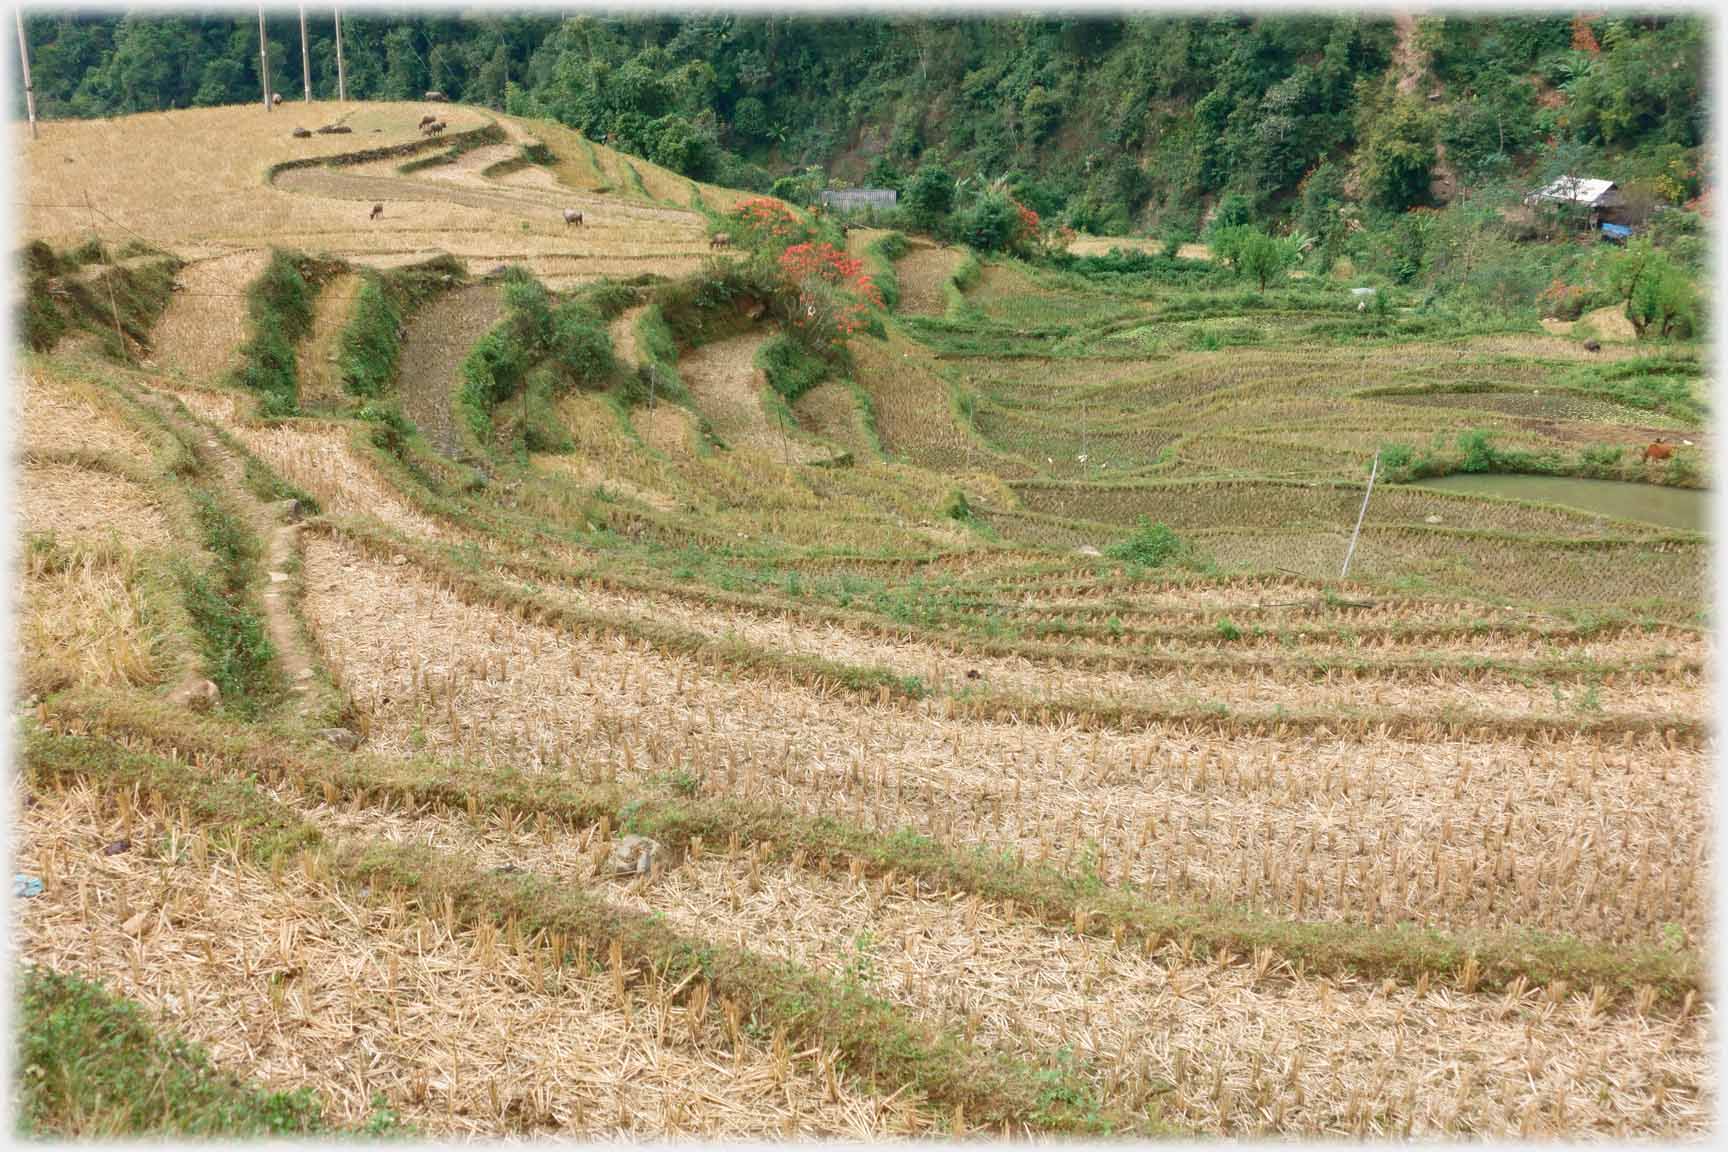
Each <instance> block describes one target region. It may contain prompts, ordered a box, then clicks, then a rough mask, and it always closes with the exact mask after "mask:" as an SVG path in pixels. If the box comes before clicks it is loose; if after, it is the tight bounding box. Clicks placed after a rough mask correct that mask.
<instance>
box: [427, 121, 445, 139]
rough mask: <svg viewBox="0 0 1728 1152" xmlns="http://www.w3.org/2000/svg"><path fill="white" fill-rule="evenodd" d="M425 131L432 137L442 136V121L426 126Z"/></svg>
mask: <svg viewBox="0 0 1728 1152" xmlns="http://www.w3.org/2000/svg"><path fill="white" fill-rule="evenodd" d="M426 131H428V132H430V133H431V134H432V135H434V136H439V135H442V134H443V132H444V121H442V120H439V121H436V122H434V123H432V124H428V125H427V126H426Z"/></svg>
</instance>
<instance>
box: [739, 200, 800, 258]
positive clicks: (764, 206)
mask: <svg viewBox="0 0 1728 1152" xmlns="http://www.w3.org/2000/svg"><path fill="white" fill-rule="evenodd" d="M730 220H731V221H732V225H731V231H732V239H733V240H734V241H736V242H737V243H738V244H739V245H740V246H741V247H745V248H769V247H772V248H784V247H785V246H786V245H788V244H797V243H799V242H801V241H805V240H808V239H810V228H809V226H808V225H806V224H805V223H804V222H803V221H802V220H800V219H799V218H798V214H797V213H796V212H794V211H792V208H791V207H790V206H789V205H788V204H786V202H785V201H783V200H775V199H773V198H772V197H769V196H757V197H754V198H752V199H749V200H746V201H744V202H743V203H742V204H740V205H738V207H736V208H734V209H732V212H731V215H730Z"/></svg>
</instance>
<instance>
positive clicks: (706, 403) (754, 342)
mask: <svg viewBox="0 0 1728 1152" xmlns="http://www.w3.org/2000/svg"><path fill="white" fill-rule="evenodd" d="M769 335H770V333H768V332H767V331H756V332H750V333H748V334H746V335H743V336H734V337H732V338H731V339H728V340H717V341H715V342H714V343H712V344H704V345H703V346H702V347H700V348H698V349H696V350H695V351H693V352H690V353H687V354H686V355H684V356H683V357H682V358H680V360H679V361H678V374H679V375H680V376H682V377H683V379H684V386H685V387H686V388H687V389H689V391H690V395H691V396H693V397H694V398H695V400H696V405H697V407H698V408H700V409H701V410H702V415H703V416H705V417H706V418H707V420H708V424H709V426H710V427H711V428H712V429H713V431H714V435H715V437H716V438H718V439H719V441H720V442H721V443H722V444H725V445H726V446H727V447H728V448H733V449H739V450H743V451H748V452H756V453H759V454H761V455H763V456H773V457H774V458H775V459H777V460H783V461H795V462H797V463H800V464H808V463H812V462H815V461H817V460H822V459H827V458H829V457H832V456H833V455H834V450H833V449H832V448H831V447H828V446H825V445H819V444H812V443H810V442H809V441H808V440H805V439H802V438H801V437H799V436H798V434H797V429H796V428H792V429H787V428H783V427H781V426H779V425H778V424H776V423H774V422H772V421H771V420H770V419H769V416H768V411H767V409H766V408H765V407H764V405H763V402H762V401H763V394H764V393H765V392H766V391H767V388H768V382H767V380H765V379H764V378H763V376H762V372H761V370H760V369H758V368H757V367H756V364H755V357H756V353H757V351H758V350H760V349H761V347H762V345H763V344H764V343H765V342H766V341H767V339H768V337H769Z"/></svg>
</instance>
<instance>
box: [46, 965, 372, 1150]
mask: <svg viewBox="0 0 1728 1152" xmlns="http://www.w3.org/2000/svg"><path fill="white" fill-rule="evenodd" d="M21 976H22V979H21V980H20V982H19V984H20V987H19V995H18V1000H17V1006H18V1009H19V1020H18V1032H17V1037H18V1065H17V1068H18V1081H17V1093H18V1095H17V1107H18V1133H19V1135H22V1136H25V1137H27V1138H34V1139H60V1140H113V1139H119V1138H123V1137H132V1138H137V1137H141V1136H158V1137H160V1136H182V1137H185V1136H196V1137H215V1136H225V1137H230V1138H257V1137H261V1136H307V1135H312V1134H314V1133H319V1132H323V1131H325V1130H326V1129H325V1124H324V1120H323V1114H324V1106H323V1104H322V1102H321V1101H319V1099H318V1098H317V1097H316V1096H315V1095H314V1094H313V1093H312V1091H311V1090H310V1089H305V1088H302V1089H299V1090H297V1091H294V1092H286V1093H284V1092H266V1091H264V1090H262V1089H260V1088H257V1087H254V1086H252V1085H249V1084H246V1083H243V1082H241V1081H240V1080H239V1079H237V1078H236V1077H234V1076H232V1075H229V1074H227V1073H224V1072H221V1071H219V1070H217V1069H216V1068H214V1067H212V1065H211V1063H210V1059H209V1056H208V1055H207V1054H206V1053H205V1051H204V1050H203V1048H201V1047H200V1046H198V1045H195V1044H190V1043H188V1042H187V1041H185V1040H184V1039H182V1038H180V1037H178V1036H173V1035H167V1036H164V1035H160V1034H158V1033H157V1031H156V1030H155V1029H154V1028H153V1027H152V1026H151V1024H150V1022H149V1020H148V1019H147V1017H146V1016H145V1014H144V1012H143V1010H142V1009H141V1008H140V1007H139V1006H138V1005H137V1004H135V1003H133V1002H131V1001H129V1000H126V999H124V998H122V997H119V996H115V995H113V994H112V993H109V992H107V991H105V990H104V989H103V988H102V987H101V986H99V985H97V984H93V983H90V982H89V981H86V980H82V979H80V978H78V977H76V976H71V975H65V974H62V973H58V972H54V971H52V970H49V969H46V968H42V967H39V966H35V965H30V966H27V967H24V968H23V969H22V971H21ZM386 1116H387V1114H386ZM380 1130H382V1129H381V1127H377V1126H375V1127H372V1128H370V1129H369V1131H370V1132H376V1131H380Z"/></svg>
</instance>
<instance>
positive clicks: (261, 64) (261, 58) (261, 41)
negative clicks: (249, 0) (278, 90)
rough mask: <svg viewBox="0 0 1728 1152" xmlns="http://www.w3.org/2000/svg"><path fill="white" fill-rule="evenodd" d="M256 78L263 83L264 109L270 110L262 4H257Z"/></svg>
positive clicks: (267, 51)
mask: <svg viewBox="0 0 1728 1152" xmlns="http://www.w3.org/2000/svg"><path fill="white" fill-rule="evenodd" d="M258 80H259V82H260V83H262V84H263V85H264V111H266V112H268V111H270V42H269V41H268V40H266V39H265V38H264V5H263V4H259V5H258Z"/></svg>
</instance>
